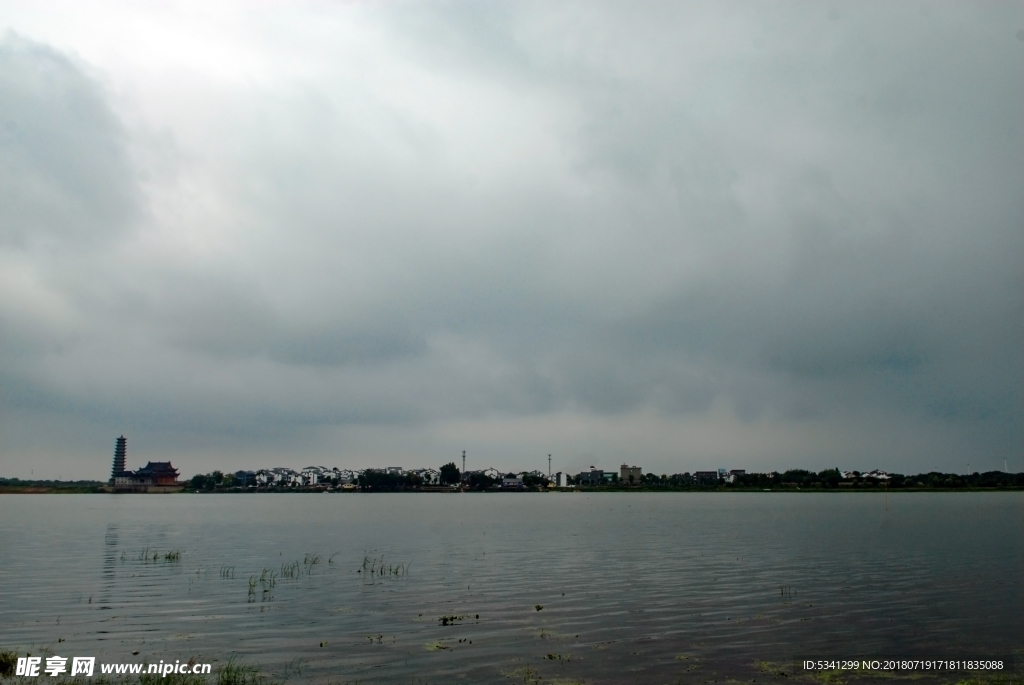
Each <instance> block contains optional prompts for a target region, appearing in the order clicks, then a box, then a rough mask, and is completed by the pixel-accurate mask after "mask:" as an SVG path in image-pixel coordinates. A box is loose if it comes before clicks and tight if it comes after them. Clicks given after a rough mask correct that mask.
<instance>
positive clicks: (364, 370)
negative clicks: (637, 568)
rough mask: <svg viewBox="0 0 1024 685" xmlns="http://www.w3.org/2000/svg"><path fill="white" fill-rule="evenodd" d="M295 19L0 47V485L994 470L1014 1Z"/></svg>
mask: <svg viewBox="0 0 1024 685" xmlns="http://www.w3.org/2000/svg"><path fill="white" fill-rule="evenodd" d="M968 10H969V11H968ZM133 11H134V10H133ZM155 11H156V10H154V12H155ZM125 12H126V14H127V13H128V10H127V9H126V10H125ZM310 12H312V11H311V10H300V9H289V10H287V11H283V12H282V11H280V10H278V12H277V13H275V12H271V11H269V10H266V11H265V12H264V13H263V14H261V13H260V12H252V13H246V14H245V16H244V18H243V19H242V20H240V21H235V19H237V18H232V17H233V15H232V16H228V17H227V18H224V17H221V18H220V19H216V18H215V19H213V20H211V21H213V22H214V24H215V25H216V22H217V21H221V22H222V24H221V25H219V31H220V33H217V32H214V34H213V35H215V38H211V39H210V41H211V42H210V46H213V47H210V46H207V47H208V48H209V50H210V52H209V56H208V57H207V58H200V57H199V56H198V53H197V56H195V57H192V56H189V55H188V53H187V50H186V49H185V48H182V52H181V54H179V52H175V51H169V53H168V54H172V55H173V57H171V58H168V57H166V56H161V55H162V54H163V53H160V51H159V50H158V49H157V47H154V48H153V55H156V56H155V57H152V56H151V57H147V55H146V54H140V55H139V59H138V63H139V66H131V65H128V64H126V63H125V62H119V61H117V60H113V59H112V58H110V57H109V56H107V57H105V56H104V55H105V54H106V53H103V52H102V51H99V50H95V49H92V48H90V47H89V46H88V45H87V44H86V43H85V42H83V43H82V47H81V48H76V47H75V46H76V45H77V44H76V42H75V41H76V40H77V39H78V37H77V34H74V33H72V34H68V33H67V29H66V27H65V28H60V29H59V30H58V28H54V29H53V31H54V34H53V35H52V36H51V35H49V34H48V33H47V31H48V28H47V24H46V22H45V21H44V20H42V19H39V18H38V17H34V16H31V15H26V16H24V17H22V20H23V21H22V23H23V24H24V26H22V25H19V23H17V21H16V20H12V23H11V26H10V29H11V31H10V32H9V33H8V34H7V36H6V37H5V38H4V39H3V42H2V43H0V113H2V115H0V118H2V121H0V151H2V160H3V161H2V166H0V198H2V199H0V203H2V204H0V336H2V338H0V340H2V353H0V389H2V394H0V410H2V416H0V430H2V433H0V450H2V456H0V466H2V468H3V470H4V471H5V475H6V474H7V473H9V474H11V475H28V473H29V470H30V469H32V468H35V469H37V471H36V475H37V476H38V475H39V473H40V472H42V473H44V474H47V475H52V476H55V475H57V474H58V473H59V474H61V475H64V476H65V477H69V476H72V475H73V476H82V477H97V478H99V477H103V469H104V468H105V464H106V463H107V461H108V455H107V452H108V451H109V448H110V444H111V441H112V438H113V436H115V435H117V434H120V433H121V432H125V433H127V434H129V435H130V438H131V444H132V446H133V449H134V450H137V452H136V453H138V454H140V455H146V456H149V457H150V458H157V457H163V458H171V459H174V460H175V462H176V463H179V464H181V465H182V468H183V469H184V470H185V471H186V472H189V471H198V470H205V469H208V468H216V467H221V468H235V467H241V466H249V467H257V466H263V465H270V464H285V465H293V466H297V465H304V464H305V463H307V462H314V461H315V462H326V463H332V464H339V465H342V464H345V465H352V466H370V465H375V464H377V465H379V464H383V463H385V462H387V463H403V464H406V465H414V464H420V463H425V464H434V463H441V462H440V461H439V460H442V459H443V460H444V461H447V460H448V459H449V458H450V456H451V455H453V454H456V453H458V451H460V450H461V449H466V448H467V446H468V447H469V448H470V449H471V450H473V454H475V455H480V457H479V458H480V459H483V460H486V461H487V464H486V465H490V464H491V463H494V464H495V465H499V466H501V465H505V464H507V465H508V467H509V468H513V467H520V466H523V467H525V466H528V465H531V464H532V465H533V466H537V467H539V466H540V464H539V462H538V463H537V464H533V462H532V461H530V460H535V458H536V455H540V454H543V455H546V454H547V453H548V452H550V451H553V450H554V451H555V452H557V453H558V454H559V455H561V458H562V459H563V461H562V464H563V467H569V468H571V467H577V466H579V467H582V466H586V465H587V464H586V463H584V462H587V463H589V462H591V461H594V460H597V461H602V460H603V463H604V464H605V465H606V466H609V465H613V464H617V463H618V462H619V461H620V460H627V461H631V462H643V463H644V464H645V466H646V467H647V468H650V469H652V470H656V471H658V472H674V471H683V470H694V469H696V468H705V467H711V466H718V465H733V466H746V467H748V468H753V469H759V468H764V469H770V468H782V467H790V466H809V467H816V468H824V467H826V466H833V465H845V466H849V467H862V468H872V467H882V468H890V469H894V470H900V471H914V470H918V469H922V470H923V469H928V468H933V467H940V468H949V469H956V470H962V469H963V468H966V465H967V464H968V463H970V464H972V468H981V469H984V468H1001V467H1002V464H1003V460H1004V459H1006V460H1008V461H1009V462H1012V463H1015V464H1016V465H1017V468H1024V462H1021V460H1022V457H1024V454H1022V451H1021V444H1022V442H1021V440H1022V438H1024V435H1022V433H1021V429H1020V426H1021V424H1022V419H1024V406H1022V401H1021V396H1020V388H1021V382H1022V380H1024V373H1022V372H1024V364H1022V353H1021V346H1020V340H1021V339H1022V333H1024V330H1022V328H1024V326H1022V323H1021V322H1022V321H1024V311H1022V292H1024V288H1022V286H1024V269H1022V255H1024V200H1022V197H1024V193H1021V188H1022V187H1024V164H1022V162H1021V160H1022V159H1024V154H1022V153H1024V138H1022V135H1021V134H1022V131H1021V123H1020V122H1021V121H1024V89H1022V88H1020V85H1021V83H1020V74H1021V73H1022V67H1024V42H1022V41H1021V40H1020V39H1019V38H1018V31H1019V29H1021V27H1022V26H1024V12H1022V11H1021V10H1020V8H1019V7H1017V6H1014V5H1011V4H1005V5H992V6H986V7H985V8H979V7H977V6H974V7H971V8H966V7H964V6H959V5H955V4H948V5H940V4H934V5H929V6H927V7H925V8H924V9H919V8H911V7H909V6H901V7H889V6H885V5H881V4H877V5H870V4H868V5H865V4H844V3H839V4H837V5H835V6H834V7H828V8H826V7H823V6H818V5H807V4H800V3H789V4H786V5H779V6H773V7H771V8H769V7H767V6H756V5H755V6H742V5H731V6H723V5H722V4H720V3H713V4H696V3H691V4H679V5H658V6H650V7H644V8H639V9H638V8H636V7H634V6H627V5H626V4H597V3H586V4H583V5H576V4H561V5H557V6H552V5H551V4H530V3H488V4H486V5H480V4H474V3H453V4H452V3H448V4H435V3H420V4H415V5H388V6H377V5H353V6H344V7H340V8H335V9H332V10H330V11H326V12H322V13H320V14H315V13H314V14H310ZM151 19H161V17H151ZM162 19H163V20H166V22H167V25H168V26H169V27H170V28H168V29H167V31H168V32H169V34H170V35H171V36H172V37H174V38H175V40H177V39H180V38H181V37H182V36H185V37H188V38H190V39H195V40H194V41H193V40H190V41H185V42H184V43H182V44H183V45H194V44H195V41H199V39H198V38H196V36H194V35H192V34H191V33H190V32H191V31H192V29H190V28H188V26H190V24H189V22H188V21H186V20H187V19H188V17H184V18H182V17H181V16H177V15H175V16H171V17H169V18H168V17H163V18H162ZM175 21H178V22H179V24H175V23H174V22H175ZM229 24H230V27H231V28H230V30H229V28H228V26H229ZM175 26H179V28H178V29H175ZM83 30H85V29H83ZM112 30H113V29H112ZM175 30H177V31H178V33H175ZM61 31H63V33H62V32H61ZM118 35H119V34H117V33H116V31H115V34H114V36H113V42H114V44H116V43H117V38H118ZM129 38H131V37H130V36H124V40H125V41H126V45H127V44H128V43H129V42H131V41H129ZM83 40H84V39H83ZM132 40H134V42H132V43H131V44H132V45H135V46H137V45H138V39H137V37H135V38H132ZM154 40H156V39H155V38H154ZM200 47H202V46H200ZM200 47H196V48H195V49H196V50H197V51H199V52H201V50H200ZM126 49H127V48H126ZM203 54H206V53H203ZM236 58H237V59H236ZM204 59H208V63H207V62H206V61H204ZM232 59H236V61H237V63H238V64H240V65H241V66H238V65H236V64H235V62H232ZM160 60H164V61H163V62H161V61H160ZM175 60H178V61H175ZM154 64H155V65H156V66H154ZM197 64H198V65H199V66H196V65H197ZM233 65H234V66H233ZM139 458H140V459H141V458H144V456H140V457H139ZM299 462H302V463H301V464H300V463H299ZM839 462H842V463H839ZM97 470H98V472H97Z"/></svg>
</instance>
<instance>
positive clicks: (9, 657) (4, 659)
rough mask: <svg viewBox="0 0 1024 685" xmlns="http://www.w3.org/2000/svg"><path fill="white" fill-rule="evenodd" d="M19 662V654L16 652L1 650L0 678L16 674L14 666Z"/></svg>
mask: <svg viewBox="0 0 1024 685" xmlns="http://www.w3.org/2000/svg"><path fill="white" fill-rule="evenodd" d="M17 663H18V655H17V654H15V653H14V652H7V651H3V652H0V678H7V677H9V676H12V675H14V666H15V664H17Z"/></svg>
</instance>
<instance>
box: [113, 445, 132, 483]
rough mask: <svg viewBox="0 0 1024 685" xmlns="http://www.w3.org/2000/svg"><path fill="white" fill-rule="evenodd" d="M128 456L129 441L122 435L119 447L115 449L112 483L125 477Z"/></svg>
mask: <svg viewBox="0 0 1024 685" xmlns="http://www.w3.org/2000/svg"><path fill="white" fill-rule="evenodd" d="M127 456H128V440H126V439H125V437H124V436H123V435H122V436H121V437H119V438H118V439H117V446H116V447H115V448H114V465H113V467H112V468H111V470H110V482H111V483H113V482H114V479H115V478H117V477H118V476H121V475H124V471H125V459H126V457H127Z"/></svg>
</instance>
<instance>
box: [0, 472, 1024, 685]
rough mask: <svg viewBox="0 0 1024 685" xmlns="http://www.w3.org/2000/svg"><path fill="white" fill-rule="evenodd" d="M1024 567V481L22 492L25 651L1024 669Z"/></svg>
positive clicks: (271, 666) (405, 665)
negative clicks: (887, 660)
mask: <svg viewBox="0 0 1024 685" xmlns="http://www.w3.org/2000/svg"><path fill="white" fill-rule="evenodd" d="M146 550H148V553H147V554H146V559H145V560H141V559H140V557H141V556H142V555H143V553H144V552H146ZM172 550H180V551H181V556H180V558H179V559H177V560H173V559H172V560H167V559H166V558H165V557H166V553H167V552H169V551H172ZM154 552H156V553H158V554H159V555H160V556H159V558H158V559H156V560H155V561H154V560H153V554H154ZM317 558H319V560H317ZM381 558H383V564H384V566H385V569H386V574H385V575H383V576H382V575H380V574H379V573H371V572H370V567H371V566H373V565H374V564H375V563H376V562H377V561H379V560H380V559H381ZM367 559H369V560H370V561H369V562H366V563H364V562H365V560H367ZM295 562H297V564H295ZM289 564H292V565H291V567H290V569H289V566H288V565H289ZM397 565H402V566H403V567H405V566H407V569H406V570H404V572H403V573H401V574H399V573H398V572H397V569H393V570H395V573H388V572H387V567H389V566H390V567H395V566H397ZM364 567H365V569H366V570H365V571H364ZM296 568H297V572H296ZM378 568H379V566H378ZM264 569H267V571H266V574H264ZM1022 570H1024V494H1022V493H1014V492H1003V493H901V494H890V495H889V496H888V497H886V496H885V495H883V494H867V493H838V494H832V493H829V494H800V493H792V494H783V493H775V492H771V493H767V492H766V493H734V494H723V493H664V494H661V493H659V494H655V493H536V494H531V493H522V494H513V493H508V494H504V493H494V494H375V495H361V494H278V495H177V496H144V495H127V496H125V495H122V496H115V495H110V496H108V495H7V496H3V497H0V617H2V620H0V648H3V649H18V650H19V651H25V650H28V651H33V652H35V653H39V652H40V651H42V650H45V649H47V648H48V649H50V650H51V651H53V652H56V653H58V654H60V655H62V656H74V655H80V656H96V657H97V658H98V661H100V662H111V661H142V660H148V661H150V662H155V661H159V660H161V659H162V660H164V661H173V660H175V659H180V660H182V661H186V660H188V659H190V658H196V659H197V660H198V661H200V662H206V661H209V662H214V663H223V662H224V661H226V660H227V659H228V658H229V657H231V656H232V655H237V656H238V657H239V658H241V659H242V660H244V661H246V662H249V663H253V664H259V665H260V667H261V668H262V670H263V672H264V673H266V674H267V675H268V676H271V677H274V678H284V677H287V678H288V680H289V682H293V681H294V682H327V681H331V682H333V683H344V682H347V681H348V682H355V681H358V682H363V683H377V682H380V683H409V682H430V683H439V682H467V683H489V682H494V683H509V682H528V683H530V682H541V683H547V682H559V680H561V681H562V682H574V681H576V682H578V681H580V680H583V681H585V682H586V683H669V682H677V681H681V682H698V681H699V682H703V681H710V680H725V679H732V680H745V681H747V682H749V681H752V680H760V681H761V682H767V681H770V680H773V679H774V680H778V679H780V678H781V676H779V675H778V674H777V673H776V671H778V670H785V671H790V672H791V671H792V668H791V666H792V659H793V658H794V657H804V656H837V657H855V658H867V657H884V656H921V655H932V656H941V655H957V656H973V655H994V654H1000V655H1006V654H1012V653H1014V652H1016V653H1017V654H1018V658H1017V660H1018V661H1020V655H1021V651H1020V650H1021V649H1022V648H1024V592H1022V590H1024V573H1022ZM261 575H262V576H263V577H264V582H263V583H260V582H259V580H258V577H259V576H261ZM274 576H276V578H275V580H274V582H273V587H270V585H271V582H270V578H271V577H274ZM289 576H292V577H289ZM253 577H256V580H255V581H254V582H255V584H254V585H253V584H252V582H251V578H253ZM250 586H252V591H250ZM538 607H541V608H540V610H538ZM450 616H455V617H460V618H456V619H454V620H448V621H443V620H442V617H450ZM445 623H448V625H445ZM60 640H63V642H60ZM135 652H138V655H134V653H135ZM1019 670H1020V667H1018V671H1019ZM773 674H774V675H773ZM790 675H792V673H790ZM962 678H963V675H960V676H956V677H954V676H949V677H948V678H940V680H943V679H944V680H949V681H952V680H958V679H962Z"/></svg>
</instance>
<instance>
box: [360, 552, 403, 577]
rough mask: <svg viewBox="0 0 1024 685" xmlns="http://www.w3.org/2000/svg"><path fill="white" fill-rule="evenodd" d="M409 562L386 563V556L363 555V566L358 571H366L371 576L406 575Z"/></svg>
mask: <svg viewBox="0 0 1024 685" xmlns="http://www.w3.org/2000/svg"><path fill="white" fill-rule="evenodd" d="M411 565H412V564H411V563H408V564H387V565H385V564H384V557H383V556H382V557H380V558H379V559H378V558H377V557H371V556H366V555H364V556H363V567H362V568H361V569H358V570H357V571H356V573H366V574H368V575H370V576H404V575H406V574H407V573H408V572H409V567H410V566H411Z"/></svg>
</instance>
